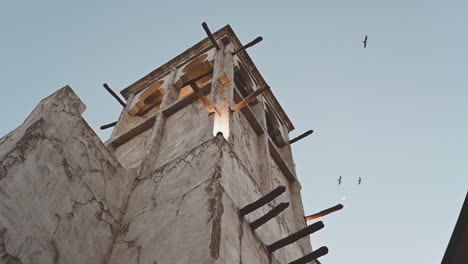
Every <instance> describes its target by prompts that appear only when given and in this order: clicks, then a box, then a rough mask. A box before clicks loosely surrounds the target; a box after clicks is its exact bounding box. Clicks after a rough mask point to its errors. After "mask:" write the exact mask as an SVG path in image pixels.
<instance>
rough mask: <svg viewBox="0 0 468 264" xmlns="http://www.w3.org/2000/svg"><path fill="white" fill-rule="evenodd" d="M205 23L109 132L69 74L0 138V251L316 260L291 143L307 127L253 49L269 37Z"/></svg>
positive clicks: (66, 256)
mask: <svg viewBox="0 0 468 264" xmlns="http://www.w3.org/2000/svg"><path fill="white" fill-rule="evenodd" d="M203 27H204V29H205V31H206V33H207V38H205V39H204V40H202V41H200V42H199V43H197V44H196V45H194V46H193V47H191V48H190V49H188V50H186V51H185V52H183V53H182V54H180V55H178V56H177V57H175V58H173V59H172V60H170V61H169V62H167V63H166V64H164V65H162V66H161V67H159V68H157V69H156V70H154V71H152V72H151V73H149V74H148V75H146V76H144V77H143V78H141V79H139V80H138V81H136V82H135V83H133V84H132V85H130V86H129V87H127V88H125V89H124V90H122V91H121V94H122V95H123V97H124V98H125V99H126V102H124V101H123V100H121V99H118V100H119V102H120V103H121V104H122V106H123V107H124V108H123V110H122V112H121V114H120V117H119V119H118V121H117V122H114V123H112V124H109V125H105V126H103V127H102V128H110V127H114V128H113V132H112V135H111V137H110V139H109V140H108V141H107V142H106V143H105V144H103V143H102V142H101V141H100V140H99V138H98V137H97V136H96V134H95V133H94V131H92V129H91V128H90V127H89V126H88V125H87V123H86V121H85V120H84V119H83V118H82V117H81V114H82V113H83V111H84V109H85V106H84V104H83V103H82V102H81V101H80V100H79V98H78V97H77V96H76V94H75V93H74V92H73V91H72V90H71V88H70V87H68V86H67V87H65V88H63V89H61V90H59V91H58V92H56V93H54V94H53V95H51V96H49V97H48V98H46V99H44V100H43V101H41V103H40V104H39V105H38V106H37V107H36V109H34V111H33V112H32V113H31V115H30V116H29V117H28V118H27V119H26V120H25V122H24V123H23V124H22V125H21V126H20V127H19V128H17V129H15V130H14V131H12V132H11V133H9V134H8V135H6V136H5V137H3V138H0V165H1V166H0V263H4V262H5V261H6V262H5V263H113V264H114V263H115V264H119V263H122V264H128V263H139V264H140V263H151V264H156V263H157V264H169V263H220V264H221V263H264V264H270V263H274V264H279V263H281V264H282V263H295V264H298V263H311V262H314V261H315V263H319V262H318V261H317V260H316V259H317V258H318V257H320V256H322V255H324V254H326V253H327V251H328V250H327V248H326V247H321V248H319V249H317V250H315V251H312V248H311V244H310V240H309V237H308V235H309V234H311V233H313V232H315V231H317V230H319V229H321V228H322V227H323V223H322V222H317V223H315V224H312V225H310V226H307V223H306V220H305V217H304V209H303V205H302V199H301V194H300V190H301V185H300V183H299V181H298V178H297V175H296V171H295V167H294V162H293V158H292V153H291V143H293V142H295V141H297V140H298V139H300V138H302V137H303V136H305V135H306V134H305V135H303V136H300V137H299V138H296V139H291V140H290V139H289V136H288V135H289V132H290V131H292V130H293V129H294V126H293V124H292V123H291V121H290V120H289V118H288V116H287V115H286V113H285V111H284V110H283V108H282V107H281V105H280V104H279V103H278V101H277V99H276V98H275V96H274V95H273V93H272V91H271V90H270V89H269V86H268V85H267V83H266V81H265V80H264V79H263V77H262V75H261V74H260V73H259V71H258V70H257V68H256V67H255V65H254V64H253V62H252V60H251V58H250V57H249V55H248V54H247V52H246V49H247V48H248V47H250V46H252V45H254V44H255V43H257V42H259V41H261V38H257V39H256V40H254V41H253V42H250V43H249V44H246V45H244V46H243V45H242V44H241V42H240V41H239V39H238V38H237V36H236V35H235V34H234V32H233V31H232V29H231V27H230V26H225V27H223V28H222V29H220V30H218V31H217V32H215V33H213V34H212V33H211V32H210V30H209V29H208V26H207V25H206V24H205V23H204V24H203ZM105 87H106V89H107V90H108V91H110V92H111V93H112V94H113V95H114V97H116V98H119V97H118V96H117V95H116V94H115V93H114V92H113V91H112V90H111V89H110V88H109V86H107V85H105ZM310 133H311V131H309V132H308V133H307V134H310ZM338 209H340V208H338ZM338 209H336V208H331V209H329V210H328V211H327V210H326V211H323V212H320V213H319V214H316V215H313V216H311V217H310V218H311V219H312V218H316V217H320V216H322V215H325V214H328V213H330V212H331V211H334V210H338ZM2 261H4V262H2Z"/></svg>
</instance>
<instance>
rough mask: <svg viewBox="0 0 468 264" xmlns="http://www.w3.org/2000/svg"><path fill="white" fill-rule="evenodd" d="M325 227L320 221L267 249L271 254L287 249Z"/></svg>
mask: <svg viewBox="0 0 468 264" xmlns="http://www.w3.org/2000/svg"><path fill="white" fill-rule="evenodd" d="M323 227H324V225H323V222H322V221H319V222H317V223H314V224H312V225H310V226H307V227H305V228H303V229H301V230H299V231H297V232H296V233H293V234H291V235H289V236H287V237H285V238H283V239H280V240H278V241H276V242H275V243H273V244H271V245H268V246H267V249H268V251H270V252H274V251H276V250H278V249H280V248H282V247H285V246H287V245H289V244H292V243H294V242H296V241H297V240H299V239H301V238H303V237H305V236H308V235H310V234H312V233H314V232H316V231H319V230H320V229H322V228H323Z"/></svg>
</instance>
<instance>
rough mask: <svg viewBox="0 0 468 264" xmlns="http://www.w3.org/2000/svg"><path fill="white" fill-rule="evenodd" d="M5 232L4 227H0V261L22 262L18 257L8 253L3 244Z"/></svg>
mask: <svg viewBox="0 0 468 264" xmlns="http://www.w3.org/2000/svg"><path fill="white" fill-rule="evenodd" d="M6 232H7V229H6V228H0V263H2V264H3V263H5V264H22V263H23V262H21V260H20V259H19V258H18V257H15V256H13V255H11V254H9V253H8V251H7V250H6V245H5V233H6Z"/></svg>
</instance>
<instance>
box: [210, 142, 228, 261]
mask: <svg viewBox="0 0 468 264" xmlns="http://www.w3.org/2000/svg"><path fill="white" fill-rule="evenodd" d="M215 140H216V143H217V144H218V145H219V148H220V149H219V150H220V157H219V160H218V162H217V164H216V167H215V171H214V173H213V177H212V178H211V180H210V183H209V184H208V186H207V187H206V188H205V191H206V193H207V194H208V196H209V197H210V198H209V199H208V211H209V212H210V216H209V218H208V223H209V222H210V221H211V222H212V226H211V242H210V255H211V257H212V258H213V259H218V258H219V254H220V247H221V220H222V215H223V213H224V205H223V201H222V198H223V193H224V188H223V186H222V185H221V176H222V175H221V162H222V160H223V151H222V146H223V145H224V144H223V141H224V139H223V138H218V137H216V138H215ZM221 140H223V141H221Z"/></svg>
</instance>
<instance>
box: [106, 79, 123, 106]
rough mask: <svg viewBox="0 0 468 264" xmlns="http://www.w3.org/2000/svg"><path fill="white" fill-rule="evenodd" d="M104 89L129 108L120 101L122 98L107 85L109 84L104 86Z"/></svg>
mask: <svg viewBox="0 0 468 264" xmlns="http://www.w3.org/2000/svg"><path fill="white" fill-rule="evenodd" d="M102 86H104V88H105V89H106V90H107V91H108V92H109V93H110V94H111V95H112V96H113V97H114V98H115V99H116V100H117V101H118V102H119V103H120V104H121V105H122V106H123V107H127V104H126V103H125V102H124V101H122V99H120V97H119V96H118V95H117V94H116V93H115V92H114V91H113V90H112V89H111V88H110V87H109V85H107V83H105V84H103V85H102Z"/></svg>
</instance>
